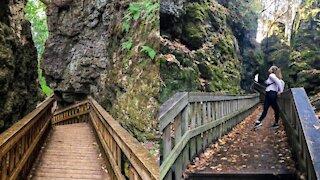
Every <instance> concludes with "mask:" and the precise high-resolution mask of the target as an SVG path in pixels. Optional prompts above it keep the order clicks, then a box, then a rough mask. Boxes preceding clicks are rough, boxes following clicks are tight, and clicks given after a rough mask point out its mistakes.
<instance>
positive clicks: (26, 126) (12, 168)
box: [0, 97, 55, 180]
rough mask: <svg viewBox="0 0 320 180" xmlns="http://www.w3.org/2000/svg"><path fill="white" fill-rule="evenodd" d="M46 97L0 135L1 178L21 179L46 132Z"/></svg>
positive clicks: (48, 106) (48, 116)
mask: <svg viewBox="0 0 320 180" xmlns="http://www.w3.org/2000/svg"><path fill="white" fill-rule="evenodd" d="M54 102H55V100H54V99H53V98H52V97H50V98H48V99H46V100H45V101H44V102H43V103H42V104H41V105H40V106H39V107H37V108H36V109H35V110H34V111H32V112H31V113H29V114H28V115H27V116H25V117H24V118H22V119H21V120H20V121H18V122H17V123H15V124H14V125H13V126H11V127H10V128H9V129H8V130H6V131H5V132H3V133H2V134H1V135H0V158H1V163H0V165H1V173H0V175H1V178H0V179H3V180H6V179H17V178H18V177H20V178H21V179H24V178H26V177H27V175H28V172H29V170H30V169H31V167H32V163H33V162H34V160H35V159H36V156H37V155H38V152H39V151H40V149H41V146H42V144H43V142H44V140H45V138H46V136H47V134H48V132H49V130H50V119H51V117H52V107H53V103H54Z"/></svg>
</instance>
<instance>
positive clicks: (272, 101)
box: [259, 91, 279, 123]
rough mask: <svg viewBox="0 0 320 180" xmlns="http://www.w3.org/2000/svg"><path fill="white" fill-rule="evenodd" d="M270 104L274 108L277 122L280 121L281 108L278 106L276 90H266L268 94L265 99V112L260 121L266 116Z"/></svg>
mask: <svg viewBox="0 0 320 180" xmlns="http://www.w3.org/2000/svg"><path fill="white" fill-rule="evenodd" d="M270 106H271V107H272V109H273V110H274V118H275V123H278V121H279V109H278V108H277V92H276V91H267V92H266V96H265V99H264V106H263V112H262V114H261V116H260V118H259V121H262V120H263V119H264V118H265V117H266V115H267V113H268V109H269V107H270Z"/></svg>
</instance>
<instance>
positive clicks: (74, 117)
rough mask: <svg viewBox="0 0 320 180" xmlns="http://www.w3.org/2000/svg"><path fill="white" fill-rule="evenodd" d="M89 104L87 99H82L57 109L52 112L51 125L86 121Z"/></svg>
mask: <svg viewBox="0 0 320 180" xmlns="http://www.w3.org/2000/svg"><path fill="white" fill-rule="evenodd" d="M89 112H90V104H89V101H88V100H83V101H81V102H78V103H76V104H74V105H71V106H68V107H66V108H63V109H59V110H57V111H56V112H55V113H54V114H53V118H52V125H54V126H55V125H64V124H72V123H79V122H88V120H89Z"/></svg>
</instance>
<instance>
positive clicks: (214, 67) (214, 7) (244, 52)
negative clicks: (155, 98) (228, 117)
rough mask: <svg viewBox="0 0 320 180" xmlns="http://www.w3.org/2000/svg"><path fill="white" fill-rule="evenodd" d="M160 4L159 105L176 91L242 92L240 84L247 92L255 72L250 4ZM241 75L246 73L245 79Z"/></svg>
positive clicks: (166, 0) (166, 1) (167, 1)
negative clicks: (160, 83) (160, 80)
mask: <svg viewBox="0 0 320 180" xmlns="http://www.w3.org/2000/svg"><path fill="white" fill-rule="evenodd" d="M250 2H251V1H250ZM252 2H253V1H252ZM160 3H161V6H160V7H161V8H160V19H161V22H160V23H161V24H160V31H161V36H162V43H161V53H162V54H163V56H162V63H161V65H160V72H161V73H160V74H161V79H162V82H163V84H162V86H161V93H160V96H161V97H160V100H161V102H164V101H165V100H166V99H168V97H170V96H172V95H173V94H174V93H175V92H177V91H209V92H220V93H240V91H241V86H240V84H241V85H242V87H243V88H244V89H246V90H248V89H249V87H250V83H251V82H250V80H249V81H247V79H253V77H254V75H255V73H256V72H257V61H256V52H255V51H256V50H255V48H256V45H255V43H254V37H255V31H256V26H257V24H256V18H257V16H256V14H255V13H254V10H253V9H252V7H251V4H248V3H243V2H242V1H232V2H230V1H202V0H198V1H172V0H162V1H161V2H160ZM249 14H250V15H249ZM249 18H251V19H249ZM249 22H250V24H249ZM242 71H244V72H246V73H243V74H245V75H243V76H242V75H241V72H242Z"/></svg>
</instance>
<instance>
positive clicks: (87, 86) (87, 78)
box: [42, 1, 112, 103]
mask: <svg viewBox="0 0 320 180" xmlns="http://www.w3.org/2000/svg"><path fill="white" fill-rule="evenodd" d="M107 4H108V5H107ZM111 4H112V3H110V2H109V3H108V2H107V1H97V2H96V1H72V2H71V4H70V5H69V7H62V8H61V7H58V6H56V5H55V4H54V3H51V4H50V5H49V6H48V8H47V18H48V28H49V39H48V40H47V42H46V51H45V54H44V56H43V63H42V64H43V69H44V74H45V76H46V80H47V82H48V85H49V86H50V87H51V88H53V89H54V92H55V93H56V94H57V95H59V96H60V97H61V98H62V99H63V100H64V101H66V102H69V103H72V102H74V101H75V100H79V99H81V98H84V97H85V96H86V95H88V94H91V93H97V86H98V85H99V83H101V82H102V79H101V76H100V75H101V74H102V73H103V72H104V71H105V70H106V69H107V63H108V61H109V60H110V58H109V57H108V56H107V43H108V37H109V34H108V32H107V29H108V25H109V20H110V14H111Z"/></svg>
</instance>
